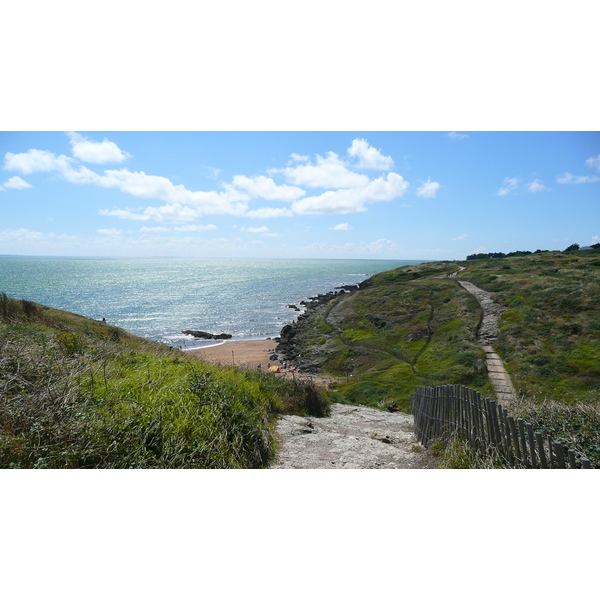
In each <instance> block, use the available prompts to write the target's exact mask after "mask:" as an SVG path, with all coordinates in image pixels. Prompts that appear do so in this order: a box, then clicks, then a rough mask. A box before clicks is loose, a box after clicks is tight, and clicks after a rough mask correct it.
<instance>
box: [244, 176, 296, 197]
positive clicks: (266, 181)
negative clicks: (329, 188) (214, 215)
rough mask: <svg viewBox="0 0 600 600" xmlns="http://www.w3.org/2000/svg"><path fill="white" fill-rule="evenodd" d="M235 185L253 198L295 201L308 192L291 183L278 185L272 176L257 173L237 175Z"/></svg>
mask: <svg viewBox="0 0 600 600" xmlns="http://www.w3.org/2000/svg"><path fill="white" fill-rule="evenodd" d="M233 186H234V187H236V188H239V189H242V190H244V191H245V192H247V193H248V194H250V196H252V197H253V198H264V199H265V200H284V201H290V202H291V201H293V200H297V199H298V198H301V197H302V196H304V195H305V194H306V192H305V191H304V190H302V189H300V188H299V187H295V186H290V185H277V184H276V183H275V182H274V181H273V180H272V179H271V178H270V177H265V176H264V175H255V176H254V177H246V176H245V175H236V176H235V177H234V178H233Z"/></svg>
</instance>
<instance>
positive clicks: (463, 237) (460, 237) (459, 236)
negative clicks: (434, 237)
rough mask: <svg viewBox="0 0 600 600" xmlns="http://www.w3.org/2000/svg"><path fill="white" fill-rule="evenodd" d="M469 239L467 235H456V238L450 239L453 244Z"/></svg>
mask: <svg viewBox="0 0 600 600" xmlns="http://www.w3.org/2000/svg"><path fill="white" fill-rule="evenodd" d="M468 237H469V234H467V233H463V234H462V235H457V236H456V237H453V238H452V241H453V242H460V241H462V240H466V239H467V238H468Z"/></svg>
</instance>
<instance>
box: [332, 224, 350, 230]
mask: <svg viewBox="0 0 600 600" xmlns="http://www.w3.org/2000/svg"><path fill="white" fill-rule="evenodd" d="M329 229H331V231H350V230H351V229H354V228H353V227H352V225H350V224H349V223H338V224H337V225H334V226H333V227H330V228H329Z"/></svg>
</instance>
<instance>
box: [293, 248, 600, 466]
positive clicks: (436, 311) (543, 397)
mask: <svg viewBox="0 0 600 600" xmlns="http://www.w3.org/2000/svg"><path fill="white" fill-rule="evenodd" d="M595 246H597V245H595ZM493 254H494V256H490V255H488V254H485V255H482V256H480V257H479V256H478V257H470V259H469V260H467V261H461V262H432V263H424V264H422V265H418V266H410V267H403V268H401V269H397V270H394V271H388V272H386V273H381V274H379V275H375V276H374V277H372V278H370V279H369V280H367V281H366V282H364V284H362V285H361V287H360V289H359V290H357V291H356V292H353V293H352V294H341V295H338V296H337V297H336V299H335V300H333V301H332V302H329V303H328V304H325V305H323V306H320V307H318V309H316V310H314V311H312V312H311V313H309V314H308V315H307V316H306V317H305V318H303V319H302V320H299V322H298V324H297V325H296V327H295V331H294V332H293V336H292V346H293V349H294V350H295V352H296V355H297V358H298V359H299V360H301V361H304V364H305V365H306V366H308V367H312V368H316V369H319V370H320V371H322V372H326V373H328V374H329V375H333V376H336V377H337V378H338V381H339V383H338V385H337V386H336V392H335V398H336V400H337V401H342V402H351V403H360V404H369V405H373V406H379V407H381V408H384V407H386V406H389V405H390V404H391V403H396V405H397V406H398V407H399V408H400V410H404V411H408V410H409V409H410V397H411V395H412V392H413V390H414V387H415V386H416V385H442V384H451V383H461V384H464V385H467V386H469V387H472V388H475V389H477V390H479V391H481V392H482V393H483V394H484V395H486V396H492V395H493V391H492V390H491V388H490V386H489V383H488V380H487V378H486V377H485V375H484V374H483V373H479V372H478V369H477V362H478V360H480V359H483V358H484V356H483V352H482V350H481V348H480V347H479V346H478V345H477V343H476V338H475V336H476V330H477V327H478V325H479V323H480V319H481V311H480V309H479V305H478V304H477V302H476V300H475V299H474V298H473V297H472V296H471V295H470V294H468V293H467V292H465V291H464V290H463V289H462V288H460V287H459V286H457V285H456V282H455V281H453V279H448V278H445V275H447V274H449V273H452V272H454V273H456V272H457V271H458V270H459V269H461V268H462V270H461V272H460V274H459V276H460V278H462V279H468V280H469V281H472V282H473V283H475V284H476V285H478V286H480V287H482V288H484V289H487V290H489V291H492V292H497V295H496V298H495V300H496V302H498V303H500V304H501V306H502V308H503V309H504V310H503V312H502V314H501V316H500V321H499V326H500V334H499V337H498V339H497V341H496V342H495V344H494V349H495V350H496V352H498V354H499V355H500V356H501V358H502V359H503V360H504V363H505V366H506V369H507V371H508V373H509V374H510V376H511V378H512V381H513V384H514V386H515V389H516V390H517V393H518V396H519V401H518V402H517V403H515V404H514V405H511V407H509V410H510V411H511V412H512V413H513V414H514V416H515V417H522V418H523V419H525V420H526V421H528V422H530V423H532V424H533V425H534V430H535V431H539V432H541V433H544V434H551V435H552V436H553V438H554V439H556V440H561V441H563V443H564V444H565V445H566V446H568V447H571V448H573V449H575V450H578V451H579V452H581V453H583V454H585V455H586V456H587V457H588V458H589V459H590V460H591V461H592V463H595V464H597V465H599V466H600V413H599V411H600V304H599V303H598V298H599V297H600V246H598V247H592V248H590V249H581V248H579V247H578V246H577V245H576V244H575V245H572V246H570V247H569V248H567V249H566V250H565V251H564V252H549V251H541V250H539V251H536V252H525V251H523V252H515V253H510V255H508V254H507V255H501V256H500V253H493ZM438 450H439V455H440V456H441V460H442V464H446V465H447V466H448V465H450V464H452V466H454V467H456V466H457V465H458V464H459V463H460V464H461V465H462V466H478V467H481V468H483V467H489V466H492V465H489V464H487V463H482V462H481V461H479V462H477V460H475V459H473V457H474V456H475V455H474V454H473V453H472V452H467V451H466V450H465V449H464V445H463V444H462V442H461V441H460V440H457V441H455V442H453V443H452V444H451V445H450V447H449V448H447V449H445V450H444V452H448V453H449V454H447V455H444V456H442V453H441V452H442V451H441V450H440V449H438ZM459 455H460V456H459ZM459 459H460V460H459ZM471 459H473V460H471ZM453 461H454V462H453Z"/></svg>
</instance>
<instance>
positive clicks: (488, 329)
mask: <svg viewBox="0 0 600 600" xmlns="http://www.w3.org/2000/svg"><path fill="white" fill-rule="evenodd" d="M462 269H464V267H461V270H462ZM456 275H457V273H453V274H452V275H451V277H453V276H456ZM458 283H459V284H460V286H461V287H463V288H464V289H465V290H467V292H469V293H470V294H472V295H473V296H475V298H477V301H478V302H479V304H480V306H481V309H482V310H483V320H482V322H481V326H480V328H479V331H478V332H477V342H478V343H479V345H480V346H481V347H482V348H483V350H484V351H485V356H486V366H487V371H488V375H489V378H490V381H491V383H492V387H493V388H494V391H495V392H496V397H497V398H498V400H499V401H500V402H502V403H503V404H507V403H510V402H513V401H514V400H515V399H516V392H515V388H514V386H513V384H512V381H511V379H510V376H509V374H508V373H507V372H506V369H505V368H504V363H503V362H502V359H501V358H500V357H499V356H498V355H497V354H496V353H495V352H494V349H493V348H492V344H493V343H494V342H495V341H496V339H497V338H498V333H499V329H498V319H499V318H500V315H501V314H502V311H503V309H502V307H501V306H500V305H499V304H497V303H496V302H494V296H495V294H494V293H493V292H486V291H485V290H482V289H481V288H479V287H477V286H476V285H474V284H472V283H470V282H469V281H460V280H458Z"/></svg>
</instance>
